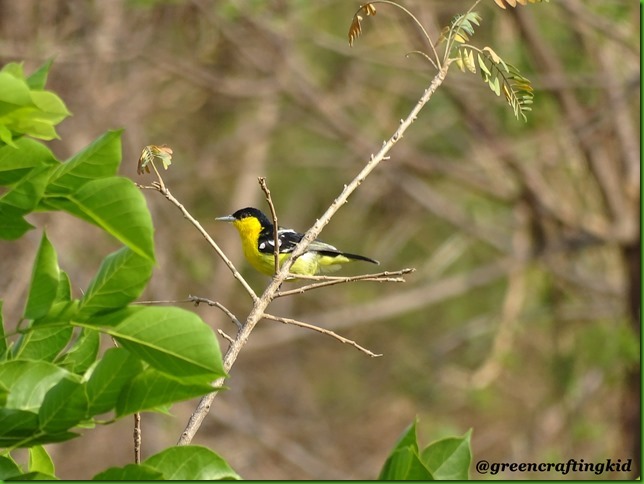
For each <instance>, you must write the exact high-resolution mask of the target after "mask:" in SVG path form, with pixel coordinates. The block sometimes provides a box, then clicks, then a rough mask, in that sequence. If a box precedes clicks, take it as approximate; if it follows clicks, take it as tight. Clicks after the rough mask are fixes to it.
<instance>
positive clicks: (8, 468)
mask: <svg viewBox="0 0 644 484" xmlns="http://www.w3.org/2000/svg"><path fill="white" fill-rule="evenodd" d="M20 474H22V469H20V467H18V464H16V463H15V462H14V460H13V459H12V458H11V457H4V456H0V479H1V480H3V481H6V480H7V479H9V478H11V477H14V476H18V475H20Z"/></svg>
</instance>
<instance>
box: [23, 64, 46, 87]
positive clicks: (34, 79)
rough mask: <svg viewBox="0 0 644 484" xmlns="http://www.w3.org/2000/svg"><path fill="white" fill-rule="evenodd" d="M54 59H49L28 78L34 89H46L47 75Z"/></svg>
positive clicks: (28, 83) (30, 85)
mask: <svg viewBox="0 0 644 484" xmlns="http://www.w3.org/2000/svg"><path fill="white" fill-rule="evenodd" d="M51 65H52V60H51V59H50V60H48V61H47V62H45V63H44V64H43V65H42V66H40V67H39V68H38V69H37V70H36V71H35V72H34V73H33V74H31V75H30V76H29V77H28V78H27V85H28V86H29V87H30V88H31V89H34V90H43V89H45V84H47V76H48V75H49V69H50V68H51Z"/></svg>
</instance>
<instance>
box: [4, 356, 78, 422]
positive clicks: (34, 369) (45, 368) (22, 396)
mask: <svg viewBox="0 0 644 484" xmlns="http://www.w3.org/2000/svg"><path fill="white" fill-rule="evenodd" d="M66 374H67V372H66V371H65V370H63V369H62V368H59V367H57V366H56V365H54V364H52V363H47V362H44V361H31V360H10V361H4V362H2V363H0V382H2V384H3V385H4V386H5V387H6V388H7V390H8V391H9V395H8V397H7V404H6V407H7V408H10V409H17V410H27V411H32V410H36V411H37V410H38V408H39V407H40V405H41V404H42V401H43V399H44V398H45V394H46V393H47V392H48V391H49V389H50V388H52V387H53V386H54V385H56V384H57V383H58V382H59V381H60V380H61V379H62V378H63V377H65V375H66Z"/></svg>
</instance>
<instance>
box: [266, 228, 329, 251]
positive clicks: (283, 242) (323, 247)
mask: <svg viewBox="0 0 644 484" xmlns="http://www.w3.org/2000/svg"><path fill="white" fill-rule="evenodd" d="M302 237H304V234H301V233H299V232H296V231H295V230H292V229H284V228H281V227H280V228H279V229H278V231H277V239H278V243H279V249H280V254H288V253H290V252H293V249H295V246H296V245H297V244H298V243H299V242H300V240H302ZM274 247H275V240H274V238H273V230H272V228H271V230H270V232H269V231H265V232H262V233H261V234H260V237H259V239H258V241H257V249H258V250H259V251H260V252H262V253H263V254H272V253H273V251H274ZM307 251H312V252H318V251H321V252H329V253H336V252H338V249H336V248H335V247H333V246H332V245H330V244H326V243H324V242H321V241H319V240H314V241H313V242H311V245H309V248H308V249H307Z"/></svg>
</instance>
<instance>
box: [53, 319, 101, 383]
mask: <svg viewBox="0 0 644 484" xmlns="http://www.w3.org/2000/svg"><path fill="white" fill-rule="evenodd" d="M100 342H101V335H100V333H99V332H98V331H96V330H94V329H90V328H82V329H81V332H80V335H79V337H78V340H77V341H76V342H75V343H74V345H73V346H72V347H71V349H70V350H69V351H68V352H67V353H65V355H64V356H63V357H62V358H61V359H60V361H59V362H58V365H59V366H61V367H62V368H65V369H66V370H68V371H70V372H71V373H76V374H82V373H84V372H85V371H87V369H88V368H89V367H90V366H91V365H92V363H94V361H96V356H97V355H98V348H99V345H100Z"/></svg>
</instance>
